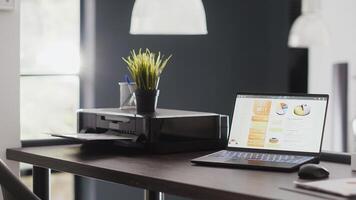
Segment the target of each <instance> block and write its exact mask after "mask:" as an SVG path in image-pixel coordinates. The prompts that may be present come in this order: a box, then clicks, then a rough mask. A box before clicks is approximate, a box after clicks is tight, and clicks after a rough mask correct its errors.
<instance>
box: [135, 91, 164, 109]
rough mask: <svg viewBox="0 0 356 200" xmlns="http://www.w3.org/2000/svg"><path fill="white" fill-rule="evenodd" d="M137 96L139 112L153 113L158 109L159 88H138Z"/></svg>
mask: <svg viewBox="0 0 356 200" xmlns="http://www.w3.org/2000/svg"><path fill="white" fill-rule="evenodd" d="M135 96H136V109H137V113H138V114H152V113H154V112H155V111H156V107H157V101H158V96H159V90H141V89H137V90H136V91H135Z"/></svg>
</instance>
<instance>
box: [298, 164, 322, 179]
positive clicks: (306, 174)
mask: <svg viewBox="0 0 356 200" xmlns="http://www.w3.org/2000/svg"><path fill="white" fill-rule="evenodd" d="M298 176H299V178H301V179H323V178H327V177H329V171H328V170H327V169H325V168H324V167H322V166H320V165H317V164H305V165H303V166H301V167H300V168H299V172H298Z"/></svg>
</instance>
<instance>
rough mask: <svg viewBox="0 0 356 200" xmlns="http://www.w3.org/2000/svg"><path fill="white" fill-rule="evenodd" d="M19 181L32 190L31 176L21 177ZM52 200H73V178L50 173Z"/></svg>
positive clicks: (63, 174)
mask: <svg viewBox="0 0 356 200" xmlns="http://www.w3.org/2000/svg"><path fill="white" fill-rule="evenodd" d="M21 180H22V181H23V182H24V183H25V185H27V186H28V187H29V188H30V189H31V190H32V176H23V177H21ZM51 182H52V185H51V192H52V200H74V176H73V175H72V174H67V173H52V175H51Z"/></svg>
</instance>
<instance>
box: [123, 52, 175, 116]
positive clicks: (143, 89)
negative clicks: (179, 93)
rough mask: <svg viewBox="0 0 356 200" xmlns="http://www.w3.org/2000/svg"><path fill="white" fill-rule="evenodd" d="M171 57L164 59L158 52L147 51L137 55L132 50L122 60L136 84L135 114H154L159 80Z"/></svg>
mask: <svg viewBox="0 0 356 200" xmlns="http://www.w3.org/2000/svg"><path fill="white" fill-rule="evenodd" d="M171 56H172V55H170V56H169V57H168V58H164V56H163V55H161V53H160V52H158V54H156V53H153V52H151V51H150V50H149V49H146V50H145V51H142V50H141V49H140V50H139V51H138V53H136V52H135V50H132V51H131V54H130V56H128V57H127V58H122V59H123V60H124V61H125V62H126V64H127V68H128V70H129V71H130V74H131V76H132V79H133V80H134V81H135V82H136V91H135V96H136V108H137V113H140V114H150V113H154V112H155V110H156V106H157V100H158V96H159V90H158V84H159V79H160V76H161V74H162V72H163V70H164V68H165V67H166V65H167V63H168V61H169V59H170V58H171Z"/></svg>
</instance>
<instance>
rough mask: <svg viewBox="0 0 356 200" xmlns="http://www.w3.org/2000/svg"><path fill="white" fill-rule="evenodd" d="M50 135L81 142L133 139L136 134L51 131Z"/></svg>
mask: <svg viewBox="0 0 356 200" xmlns="http://www.w3.org/2000/svg"><path fill="white" fill-rule="evenodd" d="M49 135H51V136H53V137H60V138H65V139H69V140H75V141H79V142H83V143H85V142H96V141H97V142H104V141H108V142H109V141H117V140H121V141H122V140H126V141H132V140H135V139H136V138H137V137H136V136H126V135H123V136H121V135H113V134H105V133H100V134H97V133H75V134H59V133H50V134H49Z"/></svg>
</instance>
